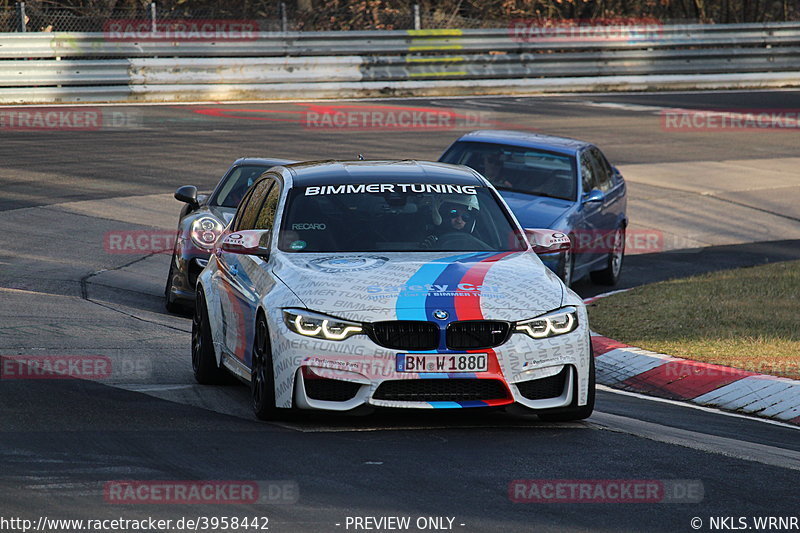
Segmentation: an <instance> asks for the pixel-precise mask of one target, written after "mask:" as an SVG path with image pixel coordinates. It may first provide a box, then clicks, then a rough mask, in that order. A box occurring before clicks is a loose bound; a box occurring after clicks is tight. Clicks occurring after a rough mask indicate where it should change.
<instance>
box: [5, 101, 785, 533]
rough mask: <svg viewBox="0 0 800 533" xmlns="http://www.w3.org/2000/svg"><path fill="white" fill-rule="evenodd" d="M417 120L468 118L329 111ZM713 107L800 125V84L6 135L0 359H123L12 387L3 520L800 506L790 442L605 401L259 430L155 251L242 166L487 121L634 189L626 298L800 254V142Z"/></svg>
mask: <svg viewBox="0 0 800 533" xmlns="http://www.w3.org/2000/svg"><path fill="white" fill-rule="evenodd" d="M336 106H355V107H346V108H345V107H336ZM387 106H388V107H387ZM399 108H404V109H409V108H413V109H414V110H416V111H417V112H419V113H428V114H432V113H435V112H436V110H439V112H441V113H445V114H446V115H447V116H450V117H455V118H454V119H453V120H454V122H453V123H452V124H450V125H448V127H444V128H442V127H439V128H429V127H418V128H414V129H402V128H391V127H390V128H381V129H376V128H373V127H363V126H364V125H363V124H361V126H362V127H353V126H351V127H335V126H334V127H331V126H326V125H324V124H319V123H313V122H312V123H310V122H309V119H310V117H312V115H311V114H310V113H312V112H313V113H317V112H320V110H323V111H324V110H325V109H328V110H330V109H340V110H341V109H348V110H349V111H348V112H360V111H369V112H380V113H383V114H384V115H383V116H384V117H385V116H386V114H387V113H388V112H389V111H394V112H398V111H399ZM709 109H714V110H718V111H719V110H722V111H733V112H737V111H738V112H745V111H747V110H770V111H773V112H778V113H781V112H785V113H794V117H797V112H798V110H800V92H798V91H773V92H731V93H696V94H692V93H682V94H677V93H665V94H613V95H606V94H591V95H588V94H587V95H568V96H548V97H529V98H520V97H508V98H502V97H493V98H473V99H470V98H458V99H439V100H432V99H416V100H391V101H351V102H319V103H315V104H309V103H306V104H299V103H285V102H284V103H263V102H262V103H249V104H235V105H229V104H198V105H181V106H177V105H175V106H171V105H165V106H136V107H126V106H110V107H103V108H100V107H91V108H88V111H89V112H95V113H99V114H100V115H101V116H102V117H103V121H102V124H101V125H100V126H98V127H97V128H91V129H87V130H81V131H63V130H62V129H59V128H55V129H53V128H49V129H40V130H32V129H24V128H23V129H19V128H17V129H14V128H10V129H9V128H7V129H0V138H1V139H2V142H0V235H2V246H0V358H3V357H9V356H18V355H23V356H26V355H43V356H70V355H73V356H96V357H99V358H107V359H108V360H110V361H111V363H112V365H111V368H112V369H113V370H112V371H111V372H110V373H108V374H106V375H103V376H100V377H99V379H97V380H93V381H92V380H90V381H87V380H66V379H2V380H0V502H1V503H0V518H9V517H18V518H24V519H29V520H33V521H34V524H36V523H37V521H38V519H39V518H40V517H43V516H46V517H48V519H70V518H76V519H114V518H120V517H122V518H124V519H142V518H147V517H153V518H157V519H172V520H178V519H180V518H181V517H189V518H192V519H196V518H198V517H207V518H211V517H222V516H227V517H234V516H236V517H239V518H245V517H247V518H249V519H253V518H255V517H266V518H268V522H267V521H263V522H260V523H259V525H260V526H261V525H267V526H268V528H269V530H270V531H276V532H282V531H311V532H317V531H320V532H324V531H333V532H335V531H370V530H371V531H379V530H380V531H383V530H390V529H386V528H384V529H377V528H375V529H367V528H366V525H365V524H372V525H374V523H372V522H361V524H362V527H360V528H356V527H355V521H354V517H361V518H363V517H376V518H378V517H411V527H410V529H407V530H409V531H419V530H437V527H438V530H448V529H451V530H455V531H465V532H466V531H474V532H484V531H491V532H494V531H497V532H516V531H532V532H533V531H536V532H539V531H589V530H590V531H696V530H700V531H710V530H712V529H721V527H715V526H720V524H722V525H726V524H727V525H728V526H730V525H734V526H742V524H744V525H746V526H751V527H754V526H755V522H754V517H797V516H798V512H797V481H798V479H800V438H798V437H800V433H799V432H798V429H795V428H793V427H789V426H785V425H780V424H773V423H767V422H763V421H758V420H753V419H749V418H745V417H740V416H732V415H729V414H723V413H719V412H717V411H711V410H701V409H697V408H692V407H688V406H684V405H678V404H674V403H667V402H663V401H653V400H650V399H647V398H643V397H637V396H632V395H627V394H620V393H617V392H613V391H609V390H607V389H603V390H600V391H599V392H598V402H597V409H596V412H595V415H594V416H593V417H592V418H590V419H589V420H587V421H586V422H582V423H568V424H548V423H543V422H539V421H538V420H537V419H536V418H535V417H530V416H522V415H514V414H507V413H503V412H489V413H483V412H482V413H478V414H475V413H474V412H470V411H466V410H465V411H459V412H447V413H442V412H436V413H427V412H426V413H407V412H401V413H395V412H380V413H375V414H371V415H367V416H358V417H356V416H330V415H324V416H323V415H318V414H313V415H306V416H301V417H299V418H297V419H295V420H292V421H291V422H281V423H261V422H258V421H256V420H255V419H254V418H252V417H251V415H250V411H249V406H248V403H247V400H248V391H247V389H246V388H245V387H242V386H220V387H204V386H198V385H196V384H195V383H194V381H193V378H192V373H191V363H190V359H189V346H190V344H189V343H190V334H189V332H190V328H191V324H190V319H189V318H187V317H184V316H178V315H170V314H167V313H166V312H165V311H164V310H163V302H162V296H163V288H164V282H165V280H166V272H167V265H168V261H169V255H168V254H166V253H159V252H163V246H162V248H160V249H159V242H160V241H158V240H157V239H156V237H158V236H162V237H163V235H165V234H169V232H171V231H172V230H173V229H174V227H175V225H176V222H177V215H178V211H179V209H180V204H179V203H178V202H177V201H175V200H174V199H173V198H172V193H173V192H174V190H175V189H176V188H177V187H178V186H180V185H184V184H195V185H197V186H198V187H199V188H200V189H201V190H203V189H206V190H208V189H210V188H211V187H212V186H213V185H214V184H215V183H216V181H217V180H218V179H219V177H220V176H221V175H222V173H223V172H224V171H225V170H226V169H227V167H228V166H229V164H230V163H231V162H232V161H233V160H234V159H236V158H237V157H241V156H263V157H281V158H288V159H297V160H301V159H309V160H310V159H332V158H355V157H356V156H357V155H358V154H363V155H364V156H365V157H366V158H369V159H378V158H398V157H402V158H418V159H436V158H437V157H438V155H439V154H440V153H441V151H442V150H443V149H444V148H445V147H447V146H448V145H449V143H450V142H451V141H452V140H454V139H455V138H456V137H457V136H458V135H460V134H461V133H464V132H466V131H470V130H472V129H477V127H488V128H508V129H512V128H514V129H527V130H532V131H541V132H546V133H552V134H559V135H566V136H572V137H578V138H584V139H588V140H592V141H594V142H596V143H597V144H598V145H599V146H600V147H601V148H603V150H604V151H605V152H606V154H607V155H608V156H609V158H610V159H611V160H612V162H614V163H615V164H617V165H618V166H619V167H620V169H621V170H622V172H623V174H624V175H625V177H626V179H627V181H628V185H629V215H630V217H631V220H632V224H631V227H630V231H631V232H633V233H634V234H638V235H641V236H642V237H643V240H642V241H641V242H642V243H643V244H641V243H640V245H637V246H635V247H634V249H633V250H629V252H631V254H630V255H629V256H627V257H626V259H625V265H624V267H623V281H622V284H621V285H620V286H621V287H628V286H634V285H639V284H643V283H649V282H653V281H658V280H663V279H668V278H671V277H680V276H686V275H690V274H694V273H698V272H704V271H711V270H718V269H725V268H733V267H737V266H748V265H756V264H762V263H765V262H770V261H781V260H789V259H800V207H798V206H800V170H798V169H800V153H798V146H800V142H798V129H797V127H794V128H778V127H769V128H757V127H755V128H738V129H736V128H734V129H714V128H706V129H705V130H703V128H693V127H689V126H686V125H685V124H684V125H683V126H681V125H680V124H681V123H680V122H670V121H669V120H671V119H670V117H674V116H675V115H674V114H675V113H678V114H680V113H683V114H684V115H687V114H688V115H690V116H691V113H692V112H693V111H692V110H695V111H697V110H709ZM3 111H4V110H2V109H0V113H2V112H3ZM83 112H87V108H84V109H83ZM670 113H672V115H670ZM313 116H317V115H313ZM681 116H683V115H681ZM676 124H677V125H678V126H676ZM131 232H134V233H136V232H139V233H136V234H140V233H141V232H145V233H147V234H149V235H153V236H154V239H153V240H152V241H151V243H152V248H150V249H135V250H121V249H117V248H114V247H113V246H110V245H109V235H111V234H115V235H119V234H128V233H131ZM648 238H649V239H648ZM629 247H630V244H629ZM575 289H576V290H577V291H578V292H579V293H580V294H582V295H584V296H591V295H594V294H597V293H599V292H603V291H604V290H605V289H603V288H598V287H595V286H593V285H591V284H590V283H588V282H586V281H581V282H578V283H577V284H576V286H575ZM6 377H7V376H6ZM121 480H138V481H162V482H163V481H173V482H176V481H203V482H205V481H208V482H211V481H235V482H243V481H257V482H258V483H259V486H260V487H262V488H263V487H265V486H269V487H272V488H273V489H275V491H273V492H270V491H269V490H267V491H266V493H265V498H264V499H262V500H260V501H257V502H252V501H235V502H231V501H228V503H218V502H209V501H206V502H204V503H195V504H187V503H163V502H161V503H159V502H156V503H152V502H149V503H142V502H137V503H135V504H129V503H125V504H122V503H120V502H119V501H118V500H115V499H114V498H113V492H112V493H111V495H110V493H109V490H110V488H109V487H113V486H114V485H113V484H114V482H116V481H121ZM515 480H544V481H542V482H546V481H552V480H626V481H627V482H637V480H638V482H639V483H645V482H656V483H663V485H660V486H667V487H673V489H674V488H675V487H677V489H674V490H673V492H672V493H671V496H672V498H673V499H674V500H678V501H676V502H659V503H653V502H651V501H647V502H644V501H641V500H640V501H637V502H636V503H621V502H619V501H614V502H609V503H566V502H564V500H563V499H562V500H560V501H556V502H555V503H553V502H550V503H535V502H515V501H512V500H514V499H515V498H517V499H518V497H519V493H515V490H516V489H515V487H516V488H518V487H519V485H518V484H514V483H515ZM687 488H688V489H687ZM698 489H701V490H699V492H698ZM681 490H683V492H681ZM611 499H613V498H611ZM793 502H794V503H793ZM348 517H349V518H348ZM428 517H433V518H436V517H440V518H442V521H441V523H440V522H437V521H435V520H432V521H427V518H428ZM740 517H744V519H745V521H744V522H742V521H741V520H740ZM420 518H421V519H422V522H420V524H422V525H423V526H425V527H424V528H417V519H420ZM723 518H724V519H725V520H724V521H723ZM448 519H452V522H451V521H450V520H448ZM693 519H699V522H698V521H697V520H695V521H693ZM796 520H797V518H795V521H794V522H793V523H794V529H797V528H798V525H797V521H796ZM173 523H174V522H173ZM786 523H787V524H791V523H792V522H791V521H789V522H786ZM693 526H699V527H693ZM171 529H173V530H179V529H180V530H185V529H198V530H200V531H203V530H204V528H202V527H198V528H189V527H183V528H171ZM259 529H260V528H259ZM728 529H731V528H730V527H728ZM0 530H1V531H17V530H20V529H18V528H17V529H15V528H14V527H13V526H10V525H3V524H2V523H0ZM40 530H43V531H54V532H55V531H73V530H78V528H77V527H73V528H72V529H70V528H61V529H59V528H57V527H55V526H52V527H49V528H47V527H45V528H41V529H40ZM83 530H86V529H83ZM120 530H121V531H126V530H130V529H125V528H121V529H120ZM205 530H206V531H212V530H221V528H216V529H212V528H205ZM229 530H232V529H229ZM253 530H255V529H253ZM395 530H399V529H395ZM774 530H776V529H773V531H774Z"/></svg>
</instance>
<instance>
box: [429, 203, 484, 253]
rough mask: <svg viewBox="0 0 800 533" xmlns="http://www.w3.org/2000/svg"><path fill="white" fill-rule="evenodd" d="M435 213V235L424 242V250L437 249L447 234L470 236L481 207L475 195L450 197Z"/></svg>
mask: <svg viewBox="0 0 800 533" xmlns="http://www.w3.org/2000/svg"><path fill="white" fill-rule="evenodd" d="M440 201H441V204H440V205H439V207H438V208H436V209H434V211H433V225H434V229H433V234H431V235H428V237H426V238H425V240H424V241H422V247H423V248H436V247H437V242H438V241H439V239H440V238H441V237H443V236H444V235H446V234H452V233H464V234H470V233H472V231H473V230H474V229H475V223H476V221H477V217H478V214H479V213H480V206H479V205H478V198H477V197H476V196H474V195H461V194H458V195H449V196H448V197H447V198H446V199H444V200H443V201H442V200H440Z"/></svg>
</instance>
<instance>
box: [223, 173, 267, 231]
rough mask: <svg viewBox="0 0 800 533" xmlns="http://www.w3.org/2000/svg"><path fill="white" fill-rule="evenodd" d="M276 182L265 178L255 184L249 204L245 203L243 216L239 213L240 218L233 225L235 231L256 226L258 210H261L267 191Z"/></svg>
mask: <svg viewBox="0 0 800 533" xmlns="http://www.w3.org/2000/svg"><path fill="white" fill-rule="evenodd" d="M274 183H275V181H274V180H271V179H263V180H261V181H258V182H256V184H255V185H253V188H252V189H251V190H250V193H249V196H250V200H249V201H248V202H247V205H243V209H241V211H242V213H241V217H239V215H238V213H237V218H239V220H237V223H236V225H234V227H233V229H234V230H235V231H241V230H248V229H254V228H255V224H256V217H257V216H258V212H259V211H260V210H261V205H262V204H263V203H264V198H265V197H266V196H267V192H268V191H269V189H270V187H272V185H273V184H274Z"/></svg>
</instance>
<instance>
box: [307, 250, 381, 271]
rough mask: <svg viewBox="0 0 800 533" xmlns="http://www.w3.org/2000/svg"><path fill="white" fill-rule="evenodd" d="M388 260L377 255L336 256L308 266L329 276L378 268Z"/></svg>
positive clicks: (319, 260)
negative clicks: (336, 273)
mask: <svg viewBox="0 0 800 533" xmlns="http://www.w3.org/2000/svg"><path fill="white" fill-rule="evenodd" d="M292 244H294V243H292ZM292 249H294V248H292ZM388 260H389V258H388V257H380V256H377V255H353V256H349V255H337V256H333V257H323V258H319V259H314V260H312V261H309V262H308V266H310V267H311V268H313V269H316V270H319V271H320V272H326V273H329V274H332V273H335V272H361V271H363V270H372V269H375V268H380V267H381V266H383V265H384V264H385V263H386V261H388Z"/></svg>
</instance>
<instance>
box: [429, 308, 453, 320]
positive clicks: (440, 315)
mask: <svg viewBox="0 0 800 533" xmlns="http://www.w3.org/2000/svg"><path fill="white" fill-rule="evenodd" d="M449 316H450V315H449V314H448V313H447V311H444V310H442V309H437V310H436V311H434V312H433V318H436V319H438V320H447V317H449Z"/></svg>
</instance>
